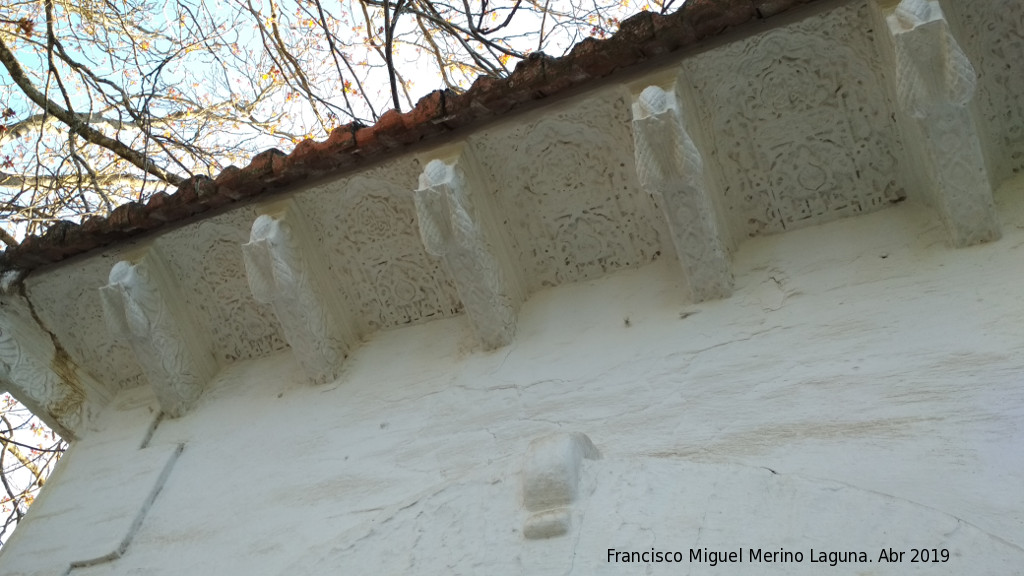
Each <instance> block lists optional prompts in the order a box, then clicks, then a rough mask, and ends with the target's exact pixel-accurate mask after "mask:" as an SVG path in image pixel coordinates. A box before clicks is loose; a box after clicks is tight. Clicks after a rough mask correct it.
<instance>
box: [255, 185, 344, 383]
mask: <svg viewBox="0 0 1024 576" xmlns="http://www.w3.org/2000/svg"><path fill="white" fill-rule="evenodd" d="M305 229H306V224H305V223H304V222H303V221H302V219H301V217H300V216H299V214H298V212H297V209H296V208H295V207H294V206H291V205H290V204H287V205H285V206H283V207H282V206H278V207H277V209H276V210H271V211H270V213H267V214H263V215H261V216H259V217H258V218H257V219H256V221H255V222H253V225H252V232H251V234H250V236H249V243H248V244H243V245H242V255H243V257H244V259H245V271H246V274H247V275H248V278H249V288H250V289H251V290H252V295H253V297H254V298H256V300H258V301H260V302H263V303H265V304H270V305H271V306H272V307H273V309H274V314H275V315H276V316H277V319H278V322H280V323H281V328H282V329H283V331H284V336H285V339H286V340H287V341H288V344H289V345H290V346H291V348H292V352H293V353H294V354H295V356H296V358H297V359H298V361H299V364H300V365H301V366H302V369H303V370H304V371H305V373H306V375H307V376H308V377H309V379H310V380H311V381H312V382H313V383H317V384H321V383H324V382H328V381H331V380H333V379H334V378H336V377H337V376H338V373H339V371H340V369H341V365H342V362H343V361H344V359H345V357H346V356H348V354H349V352H350V350H351V348H352V347H353V346H354V345H355V343H356V342H358V341H359V334H358V330H357V329H356V327H355V322H354V320H353V318H352V317H351V315H350V314H348V313H347V311H346V310H345V309H344V308H343V307H342V306H341V304H340V302H338V301H337V299H336V298H335V297H334V295H333V292H332V290H331V288H330V287H329V284H328V283H327V282H326V281H325V280H324V279H323V278H322V277H321V274H322V273H323V270H324V269H325V265H324V264H323V263H322V262H321V259H320V258H319V255H318V254H317V253H316V250H317V245H316V244H315V243H313V242H311V241H310V240H309V239H307V238H306V237H305V234H304V232H303V230H305Z"/></svg>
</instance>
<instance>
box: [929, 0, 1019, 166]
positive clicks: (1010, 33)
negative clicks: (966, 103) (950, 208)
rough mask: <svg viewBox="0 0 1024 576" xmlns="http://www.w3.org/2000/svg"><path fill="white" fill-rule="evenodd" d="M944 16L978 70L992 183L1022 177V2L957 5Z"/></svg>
mask: <svg viewBox="0 0 1024 576" xmlns="http://www.w3.org/2000/svg"><path fill="white" fill-rule="evenodd" d="M944 6H945V11H946V12H947V14H948V16H949V19H950V20H955V21H956V24H957V26H956V27H954V32H957V33H958V34H959V39H960V45H961V46H962V47H963V49H964V51H965V52H967V54H968V55H969V56H970V58H971V62H972V63H973V64H974V67H975V68H976V69H977V71H978V73H979V74H978V75H979V79H978V81H979V85H978V96H977V97H976V103H975V104H976V108H977V111H978V112H979V114H978V116H979V121H980V123H981V124H982V125H983V126H984V127H985V133H986V134H987V138H986V140H987V145H988V148H987V151H988V153H989V154H990V156H991V158H990V162H991V165H992V169H993V170H994V173H993V174H992V175H991V176H992V178H991V180H992V181H993V183H995V182H997V181H1001V180H1002V179H1004V178H1008V177H1010V176H1011V175H1013V174H1016V173H1024V2H1019V1H1016V0H1012V1H1007V0H956V1H954V2H945V3H944Z"/></svg>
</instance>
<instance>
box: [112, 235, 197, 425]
mask: <svg viewBox="0 0 1024 576" xmlns="http://www.w3.org/2000/svg"><path fill="white" fill-rule="evenodd" d="M100 298H101V300H102V302H103V311H104V314H105V316H106V320H107V326H108V327H109V329H110V331H111V332H112V333H113V334H114V335H115V336H117V337H119V338H120V339H122V340H123V341H126V342H128V343H129V344H130V345H131V348H132V350H133V351H134V352H135V357H136V359H137V360H138V362H139V365H140V366H141V367H142V371H143V372H144V373H145V375H146V378H147V379H148V380H149V383H150V386H152V387H153V390H154V392H155V393H156V397H157V400H158V401H159V402H160V407H161V409H162V410H163V411H164V412H165V413H167V414H168V415H169V416H172V417H177V416H181V415H182V414H184V413H185V412H187V411H188V410H189V409H190V408H191V407H192V405H193V404H195V402H196V400H197V399H198V398H199V395H200V394H201V393H202V391H203V389H204V388H205V387H206V384H207V383H208V382H209V380H210V379H211V378H212V377H213V375H214V374H215V372H216V370H217V363H216V360H215V359H214V357H213V353H212V352H211V350H212V347H211V346H210V343H209V340H208V338H207V336H206V334H205V333H204V332H203V331H202V330H201V329H200V328H199V326H198V323H197V322H196V321H195V320H194V319H193V317H192V312H191V310H189V309H188V307H187V306H185V304H184V301H183V298H182V295H181V291H180V288H179V287H178V285H177V282H176V281H175V280H174V276H173V275H171V274H170V272H169V271H168V270H167V268H166V264H165V263H164V262H163V260H162V259H161V258H160V255H159V253H158V252H157V251H156V250H155V249H154V248H150V249H148V250H147V251H146V252H145V254H144V255H143V256H142V257H140V258H138V259H136V260H135V261H132V262H129V261H121V262H118V263H117V264H115V265H114V267H113V268H112V269H111V270H110V279H109V284H107V285H106V286H104V287H102V288H100Z"/></svg>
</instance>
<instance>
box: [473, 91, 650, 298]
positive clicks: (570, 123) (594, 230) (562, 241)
mask: <svg viewBox="0 0 1024 576" xmlns="http://www.w3.org/2000/svg"><path fill="white" fill-rule="evenodd" d="M631 120H632V116H631V112H630V105H629V104H628V102H627V100H626V98H625V95H624V94H623V93H622V92H621V91H619V90H615V91H608V92H605V93H604V94H600V95H598V96H594V97H591V98H589V99H587V100H585V101H583V102H580V103H577V104H575V105H574V106H573V107H571V108H567V109H565V110H563V111H560V112H555V113H550V114H548V115H546V116H545V117H544V118H543V119H541V120H539V121H537V122H534V123H529V124H519V125H516V126H514V127H506V128H500V129H494V130H491V131H483V132H482V133H481V134H479V135H477V136H474V137H473V138H472V139H471V142H472V145H473V149H474V150H476V151H477V154H478V157H479V158H480V160H481V163H482V164H483V165H484V166H486V167H487V168H489V169H490V171H491V173H490V174H489V175H488V176H489V178H488V181H489V182H491V184H490V185H491V187H492V188H491V189H492V190H493V193H492V194H493V196H494V197H495V203H496V206H497V212H498V213H499V214H501V215H503V218H502V225H505V226H508V227H510V228H512V229H514V230H515V233H514V234H511V235H510V236H512V237H513V238H514V239H513V242H512V246H511V250H512V253H513V255H514V256H515V258H516V259H517V260H518V261H519V265H520V267H521V269H522V270H523V271H524V272H525V274H524V280H525V282H526V283H527V286H526V289H527V290H528V291H533V290H537V289H539V288H541V287H544V286H553V285H557V284H562V283H565V282H574V281H577V280H582V279H587V278H593V277H597V276H600V275H603V274H605V273H607V272H609V271H612V270H616V269H619V268H624V267H631V266H639V265H642V264H646V263H648V262H650V261H652V260H654V259H655V258H656V257H657V256H658V255H660V254H661V251H662V245H661V242H662V238H663V237H664V235H665V225H664V222H663V220H664V218H663V217H661V216H660V215H659V214H658V213H657V211H656V208H655V206H654V204H653V202H652V201H651V199H650V197H649V196H647V195H646V194H644V193H643V192H642V191H641V190H640V185H639V182H637V179H636V172H635V170H634V167H633V166H634V165H633V163H634V159H633V147H632V140H633V138H632V134H631V130H630V123H631Z"/></svg>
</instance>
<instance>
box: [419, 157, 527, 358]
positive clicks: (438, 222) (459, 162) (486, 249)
mask: <svg viewBox="0 0 1024 576" xmlns="http://www.w3.org/2000/svg"><path fill="white" fill-rule="evenodd" d="M479 174H480V170H479V168H478V167H477V166H476V162H475V161H474V160H473V158H472V156H471V155H470V154H469V153H468V151H467V150H465V149H461V148H460V149H459V150H457V151H456V152H455V153H454V154H452V155H451V156H449V157H447V158H443V159H438V158H435V159H433V160H431V161H430V162H429V163H427V165H426V167H425V168H424V169H423V173H422V174H421V175H420V179H419V180H420V181H419V184H420V187H419V189H418V190H416V193H415V200H416V216H417V219H418V220H419V227H420V237H421V239H422V240H423V245H424V247H425V248H426V250H427V253H428V254H430V255H431V256H434V257H435V258H440V259H441V260H442V261H443V262H444V266H445V268H446V269H447V271H448V273H449V274H450V275H451V277H452V278H453V279H454V281H455V286H456V288H457V290H458V292H459V298H460V299H461V300H462V304H463V306H464V307H465V310H466V315H467V316H468V317H469V320H470V323H471V324H472V325H473V329H474V330H475V331H476V333H477V336H478V337H479V338H480V341H481V343H482V344H483V346H484V348H486V349H493V348H500V347H502V346H505V345H506V344H508V343H510V342H511V341H512V338H513V336H514V335H515V329H516V313H517V311H518V309H519V306H520V305H521V304H522V302H523V300H524V293H523V288H522V285H523V284H522V281H521V279H520V277H519V274H518V273H517V271H516V268H515V266H514V265H513V263H512V259H511V257H510V255H509V251H508V250H507V249H506V248H505V244H504V242H503V239H502V237H501V235H500V234H501V233H500V231H499V230H500V228H499V227H497V226H496V222H495V220H496V219H495V218H494V217H493V214H492V208H491V206H490V202H489V201H488V198H487V197H486V195H485V192H486V190H487V189H486V188H485V187H484V181H483V180H482V179H481V177H480V175H479Z"/></svg>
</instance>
